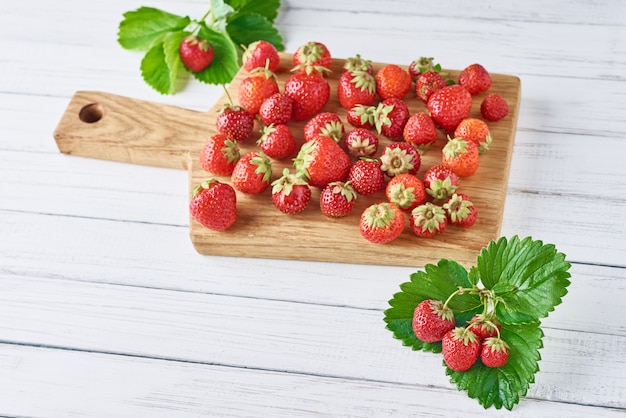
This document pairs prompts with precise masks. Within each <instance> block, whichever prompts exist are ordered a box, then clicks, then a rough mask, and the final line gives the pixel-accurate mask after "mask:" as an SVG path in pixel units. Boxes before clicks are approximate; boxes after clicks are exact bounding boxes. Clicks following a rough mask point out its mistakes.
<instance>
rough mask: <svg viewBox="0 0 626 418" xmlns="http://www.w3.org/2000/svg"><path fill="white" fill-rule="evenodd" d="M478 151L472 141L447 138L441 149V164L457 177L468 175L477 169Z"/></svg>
mask: <svg viewBox="0 0 626 418" xmlns="http://www.w3.org/2000/svg"><path fill="white" fill-rule="evenodd" d="M479 157H480V153H479V151H478V146H477V145H476V143H474V142H473V141H466V140H464V139H461V138H448V142H447V143H446V145H445V146H444V147H443V149H442V157H441V160H442V164H443V165H444V166H446V167H448V168H449V169H450V170H452V171H454V174H456V175H457V176H459V177H469V176H472V175H473V174H474V173H476V170H478V165H479V161H480V159H479Z"/></svg>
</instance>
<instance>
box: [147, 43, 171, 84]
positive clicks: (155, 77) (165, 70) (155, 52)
mask: <svg viewBox="0 0 626 418" xmlns="http://www.w3.org/2000/svg"><path fill="white" fill-rule="evenodd" d="M141 76H142V77H143V79H144V81H145V82H146V84H148V85H149V86H150V87H152V88H153V89H155V90H156V91H158V92H159V93H161V94H170V93H172V92H173V91H174V84H173V83H172V77H171V73H170V69H169V67H168V65H167V60H166V57H165V50H164V42H163V41H161V42H158V43H156V44H155V45H153V46H152V48H150V49H149V50H148V52H147V53H146V55H145V56H144V57H143V59H142V60H141Z"/></svg>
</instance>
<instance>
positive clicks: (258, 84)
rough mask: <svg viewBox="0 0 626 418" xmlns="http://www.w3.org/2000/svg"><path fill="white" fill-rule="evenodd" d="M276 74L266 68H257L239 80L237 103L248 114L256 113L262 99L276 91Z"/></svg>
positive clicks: (277, 90)
mask: <svg viewBox="0 0 626 418" xmlns="http://www.w3.org/2000/svg"><path fill="white" fill-rule="evenodd" d="M278 92H279V88H278V84H277V83H276V75H275V74H274V73H273V72H271V71H270V70H268V69H266V68H257V69H255V70H253V71H252V72H251V73H250V75H248V76H247V77H245V78H244V79H243V80H241V84H240V85H239V90H238V93H239V105H240V106H242V107H243V108H245V109H246V110H247V111H248V112H249V113H250V114H252V115H256V114H257V113H259V109H260V108H261V105H262V104H263V101H264V100H265V99H267V98H268V97H270V96H271V95H273V94H275V93H278Z"/></svg>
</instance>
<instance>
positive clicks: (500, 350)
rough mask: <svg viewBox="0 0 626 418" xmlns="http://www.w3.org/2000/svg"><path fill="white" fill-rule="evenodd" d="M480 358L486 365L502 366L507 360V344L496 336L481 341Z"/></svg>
mask: <svg viewBox="0 0 626 418" xmlns="http://www.w3.org/2000/svg"><path fill="white" fill-rule="evenodd" d="M480 360H481V361H482V362H483V364H484V365H485V366H487V367H502V366H504V365H505V364H506V363H507V361H508V360H509V345H508V344H507V343H506V342H504V341H503V340H501V339H500V338H498V337H490V338H487V339H486V340H484V341H483V345H482V348H481V350H480Z"/></svg>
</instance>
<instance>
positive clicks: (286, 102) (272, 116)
mask: <svg viewBox="0 0 626 418" xmlns="http://www.w3.org/2000/svg"><path fill="white" fill-rule="evenodd" d="M292 111H293V104H292V103H291V97H289V96H287V95H286V94H285V93H274V94H272V95H271V96H269V97H268V98H266V99H265V100H263V103H261V107H260V108H259V118H260V119H261V122H263V124H264V125H271V124H272V123H273V124H275V125H279V124H285V123H288V122H289V121H290V120H291V112H292Z"/></svg>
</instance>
